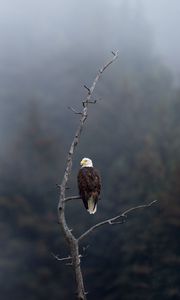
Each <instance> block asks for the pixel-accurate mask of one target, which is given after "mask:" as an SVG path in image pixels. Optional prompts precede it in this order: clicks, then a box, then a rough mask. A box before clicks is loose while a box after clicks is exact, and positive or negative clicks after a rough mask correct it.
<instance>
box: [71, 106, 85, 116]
mask: <svg viewBox="0 0 180 300" xmlns="http://www.w3.org/2000/svg"><path fill="white" fill-rule="evenodd" d="M68 109H70V110H71V111H72V112H73V113H75V114H76V115H82V112H81V111H77V110H76V109H74V108H73V107H71V106H68Z"/></svg>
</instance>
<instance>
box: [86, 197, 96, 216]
mask: <svg viewBox="0 0 180 300" xmlns="http://www.w3.org/2000/svg"><path fill="white" fill-rule="evenodd" d="M96 210H97V203H96V200H95V199H94V198H93V197H92V196H91V197H90V198H89V200H88V210H87V211H88V212H89V213H90V214H95V212H96Z"/></svg>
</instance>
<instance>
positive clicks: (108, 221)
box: [78, 200, 157, 241]
mask: <svg viewBox="0 0 180 300" xmlns="http://www.w3.org/2000/svg"><path fill="white" fill-rule="evenodd" d="M155 202H157V200H154V201H152V202H150V203H148V204H144V205H138V206H135V207H132V208H129V209H127V210H125V211H124V212H123V213H121V214H118V215H117V216H115V217H113V218H110V219H106V220H105V221H102V222H100V223H97V224H96V225H94V226H92V227H91V228H89V229H88V230H87V231H85V232H84V233H83V234H82V235H81V236H80V237H79V238H78V241H81V240H82V239H84V238H85V237H86V236H87V235H88V234H90V233H91V232H92V231H94V230H95V229H97V228H99V227H101V226H103V225H116V224H123V223H124V221H125V218H127V215H128V214H129V213H130V212H132V211H134V210H138V209H141V208H147V207H150V206H151V205H153V204H154V203H155ZM120 219H121V220H120Z"/></svg>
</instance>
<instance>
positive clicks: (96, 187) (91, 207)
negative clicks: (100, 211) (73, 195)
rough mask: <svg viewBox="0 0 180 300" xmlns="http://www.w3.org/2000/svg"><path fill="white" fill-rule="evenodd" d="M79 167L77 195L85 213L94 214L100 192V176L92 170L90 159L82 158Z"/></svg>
mask: <svg viewBox="0 0 180 300" xmlns="http://www.w3.org/2000/svg"><path fill="white" fill-rule="evenodd" d="M80 165H81V169H80V170H79V173H78V187H79V195H80V196H81V198H82V200H83V203H84V206H85V208H86V209H87V211H88V212H89V213H90V214H94V213H95V212H96V210H97V202H98V200H99V195H100V191H101V180H100V175H99V172H98V171H97V170H96V169H94V167H93V163H92V160H91V159H89V158H86V157H85V158H83V159H82V160H81V162H80Z"/></svg>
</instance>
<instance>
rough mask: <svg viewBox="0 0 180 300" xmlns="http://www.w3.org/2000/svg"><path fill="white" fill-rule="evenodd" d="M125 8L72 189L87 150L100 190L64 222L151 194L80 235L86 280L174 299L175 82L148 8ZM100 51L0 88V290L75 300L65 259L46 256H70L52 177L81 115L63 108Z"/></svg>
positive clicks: (89, 284) (92, 290) (100, 291)
mask: <svg viewBox="0 0 180 300" xmlns="http://www.w3.org/2000/svg"><path fill="white" fill-rule="evenodd" d="M124 3H125V2H124ZM127 9H128V8H127V7H126V5H125V4H124V6H122V11H121V19H122V21H121V23H122V24H123V29H121V28H119V32H118V33H117V32H116V35H117V36H118V39H117V40H118V41H116V43H114V45H113V46H117V47H118V48H119V49H120V55H119V60H118V61H117V62H116V63H115V65H113V66H112V67H111V69H109V70H108V71H107V73H106V74H105V75H104V77H103V79H102V80H101V82H100V84H99V86H98V88H97V90H96V96H97V97H101V100H99V101H98V102H97V104H95V105H92V106H91V107H90V112H89V117H88V120H87V124H86V126H85V128H84V132H83V134H82V139H81V142H80V144H79V147H78V150H77V153H76V157H75V160H74V165H73V173H72V176H71V185H70V189H69V190H68V193H69V194H70V195H72V194H73V195H75V194H77V186H76V174H77V171H78V168H79V161H80V159H81V158H82V157H84V156H87V157H91V158H92V160H93V161H94V164H95V166H96V167H97V168H98V169H100V171H101V174H102V182H103V192H102V197H101V198H102V199H101V201H100V202H99V206H98V211H97V214H96V215H95V216H90V215H88V214H87V213H86V211H85V210H84V207H83V205H82V203H81V201H78V200H77V201H74V202H73V203H68V204H67V220H68V224H69V226H70V227H72V228H73V230H74V232H75V233H76V234H77V235H78V234H80V233H82V232H83V231H84V230H85V229H87V228H88V226H91V225H93V224H95V223H96V222H98V221H100V220H102V219H104V218H107V217H111V216H115V215H116V213H117V212H119V211H123V209H126V208H129V207H131V206H136V205H139V204H144V203H147V202H148V201H152V200H154V199H158V203H157V204H156V206H154V207H152V208H150V209H147V210H143V211H138V212H136V213H134V214H133V215H132V216H129V218H128V221H127V223H125V224H123V225H119V226H112V227H110V226H109V227H104V228H103V227H102V228H101V229H98V230H97V231H96V232H94V233H92V235H91V236H89V237H88V238H87V240H84V242H83V244H82V251H83V247H86V248H87V249H86V253H85V257H84V258H83V259H82V268H83V273H84V278H85V285H86V289H87V291H88V292H89V294H88V299H94V300H96V299H104V300H119V299H122V300H131V299H132V300H135V299H137V300H141V299H146V300H152V299H153V300H156V299H157V300H159V299H163V300H166V299H179V298H180V285H179V282H180V274H179V267H180V255H179V249H178V248H179V244H180V237H179V229H180V218H179V217H180V205H179V198H180V187H179V181H180V151H179V147H180V142H179V134H180V118H179V114H180V102H179V100H180V90H179V89H178V87H174V85H173V78H172V75H171V73H170V71H169V70H168V69H167V68H166V66H164V65H163V63H162V62H161V61H160V59H159V58H157V57H156V56H155V54H154V50H153V41H152V38H151V34H150V29H149V27H148V25H147V23H146V21H145V20H144V17H143V15H140V14H139V15H138V16H137V14H135V15H134V14H133V13H132V12H131V13H130V14H129V15H128V13H127V12H128V11H127ZM117 13H118V12H117ZM113 24H114V28H109V34H111V33H112V32H114V30H115V26H116V24H115V22H114V23H113ZM111 31H112V32H111ZM108 46H109V45H108ZM104 49H107V44H106V39H104V40H103V39H101V45H100V46H99V47H98V52H97V53H96V52H92V56H91V53H88V54H86V55H84V56H82V55H79V54H78V53H75V56H74V58H73V51H72V53H71V58H70V60H71V61H70V62H69V65H68V66H69V69H68V68H67V69H66V70H64V69H63V68H61V63H59V62H58V57H56V59H55V60H54V61H50V62H49V65H48V68H49V69H48V71H47V70H46V72H44V71H43V70H42V69H41V72H40V73H39V74H33V73H29V74H28V75H27V79H26V80H27V81H28V80H29V78H32V79H31V80H32V81H31V84H28V85H23V84H22V86H21V90H19V86H20V83H19V82H18V80H19V79H14V80H15V83H16V84H14V86H12V85H10V87H11V89H12V90H11V89H9V90H7V91H6V90H5V91H3V94H1V97H2V99H4V101H9V102H6V103H11V104H12V99H13V97H14V99H15V103H16V105H13V109H11V110H7V111H9V114H10V115H11V117H12V118H11V120H10V119H8V120H6V121H5V124H6V127H7V136H6V134H4V137H3V139H4V145H5V146H4V147H2V150H1V160H0V165H1V168H0V182H1V183H0V214H1V218H0V228H1V242H0V270H1V272H0V292H1V299H2V300H11V299H19V300H21V299H24V298H25V299H27V300H37V299H38V300H41V299H42V300H46V299H53V300H56V299H73V295H74V294H73V293H74V289H75V286H74V281H73V277H72V272H71V267H69V266H66V265H64V264H63V263H61V262H58V261H56V260H55V259H54V258H53V256H52V255H51V253H55V254H59V255H60V256H62V257H64V256H66V255H68V253H67V249H66V245H65V243H64V241H63V238H62V236H61V232H60V229H59V225H58V224H57V215H56V206H57V202H58V189H57V187H56V183H59V182H60V180H61V176H62V173H63V170H64V166H65V161H66V155H67V151H68V146H69V144H70V142H71V139H72V137H73V134H74V131H75V127H76V126H77V124H78V116H76V115H74V114H72V112H71V111H69V110H68V109H67V106H68V105H71V106H73V107H75V108H77V109H78V108H80V107H81V101H82V100H83V97H84V95H85V91H83V90H82V89H81V86H82V85H83V84H84V83H86V84H88V83H90V82H91V80H93V78H94V75H95V72H96V70H97V69H98V67H99V65H100V64H101V62H103V61H104V57H105V56H106V57H107V56H108V54H107V52H106V51H105V50H104ZM101 50H102V51H101ZM105 53H106V55H105ZM68 54H69V53H67V57H66V58H68ZM16 80H17V81H16ZM24 80H25V79H24ZM26 80H25V81H26ZM84 80H85V81H86V82H84ZM80 85H81V86H80ZM40 88H41V90H39V89H40ZM51 91H52V93H51ZM16 100H17V101H16ZM25 100H28V101H25ZM23 101H24V102H23ZM7 117H8V115H7ZM7 124H9V127H8V126H7ZM4 126H5V125H4ZM13 128H14V129H13ZM87 246H88V247H87ZM74 297H75V296H74Z"/></svg>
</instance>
